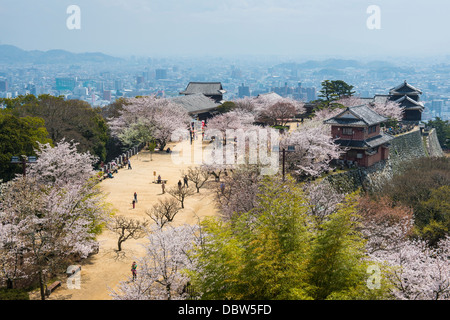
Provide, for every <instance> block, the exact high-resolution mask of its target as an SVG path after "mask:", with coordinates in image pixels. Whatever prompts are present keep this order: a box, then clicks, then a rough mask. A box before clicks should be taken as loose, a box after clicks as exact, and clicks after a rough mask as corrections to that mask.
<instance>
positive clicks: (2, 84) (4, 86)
mask: <svg viewBox="0 0 450 320" xmlns="http://www.w3.org/2000/svg"><path fill="white" fill-rule="evenodd" d="M6 91H8V80H0V92H6Z"/></svg>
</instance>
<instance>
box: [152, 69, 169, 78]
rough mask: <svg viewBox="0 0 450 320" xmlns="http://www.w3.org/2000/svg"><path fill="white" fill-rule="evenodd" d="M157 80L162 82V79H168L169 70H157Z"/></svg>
mask: <svg viewBox="0 0 450 320" xmlns="http://www.w3.org/2000/svg"><path fill="white" fill-rule="evenodd" d="M155 73H156V74H155V79H156V80H161V79H167V70H166V69H156V71H155Z"/></svg>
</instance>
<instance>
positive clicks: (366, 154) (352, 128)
mask: <svg viewBox="0 0 450 320" xmlns="http://www.w3.org/2000/svg"><path fill="white" fill-rule="evenodd" d="M387 120H388V119H387V118H386V117H383V116H381V115H379V114H378V113H376V112H375V111H373V110H372V109H371V108H369V107H368V106H367V105H361V106H355V107H349V108H346V109H345V110H344V111H343V112H341V113H340V114H338V115H337V116H335V117H333V118H331V119H328V120H325V121H324V123H325V124H329V125H331V135H332V137H333V139H336V140H335V143H338V144H339V145H340V146H341V147H343V148H346V149H348V151H346V153H345V154H343V155H342V156H341V157H340V160H345V161H349V162H351V163H354V164H357V165H358V166H361V167H370V166H372V165H373V164H375V163H377V162H379V161H382V160H386V159H388V157H389V143H390V141H391V140H392V139H393V137H392V136H390V135H387V134H384V133H382V132H381V130H380V124H381V123H383V122H385V121H387Z"/></svg>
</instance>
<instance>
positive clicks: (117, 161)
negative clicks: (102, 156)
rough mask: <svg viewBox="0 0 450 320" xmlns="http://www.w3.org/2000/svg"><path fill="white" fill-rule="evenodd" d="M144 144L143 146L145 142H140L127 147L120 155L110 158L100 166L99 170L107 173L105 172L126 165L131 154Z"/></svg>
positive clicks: (140, 148)
mask: <svg viewBox="0 0 450 320" xmlns="http://www.w3.org/2000/svg"><path fill="white" fill-rule="evenodd" d="M144 146H145V144H144V143H141V144H138V145H137V146H134V147H132V148H130V149H128V150H127V151H125V152H124V153H122V154H121V155H120V156H118V157H116V158H114V159H113V160H111V161H110V162H108V163H107V164H105V165H104V166H103V167H102V168H101V171H102V172H103V173H107V172H111V171H112V170H114V169H120V168H123V167H124V166H126V165H127V164H128V159H130V158H131V157H132V156H134V155H136V154H138V152H139V151H141V150H142V148H143V147H144Z"/></svg>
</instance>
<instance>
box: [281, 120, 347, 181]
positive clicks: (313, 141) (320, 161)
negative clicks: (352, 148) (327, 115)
mask: <svg viewBox="0 0 450 320" xmlns="http://www.w3.org/2000/svg"><path fill="white" fill-rule="evenodd" d="M328 131H329V128H327V127H326V126H325V125H323V124H318V125H312V126H309V125H307V124H305V125H302V126H300V127H299V128H297V130H295V131H293V132H290V133H289V132H288V133H284V134H283V135H282V138H281V142H280V148H285V149H287V148H288V146H294V147H295V151H294V152H287V153H286V163H287V164H288V166H287V168H292V169H291V172H292V173H293V174H295V175H297V176H313V177H316V176H319V175H320V174H322V173H323V172H324V171H327V170H329V169H330V162H331V161H332V160H333V159H338V158H339V156H340V154H341V153H342V152H343V150H342V149H341V148H340V146H339V145H337V144H335V143H334V140H333V138H332V136H331V134H330V133H329V132H328Z"/></svg>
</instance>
